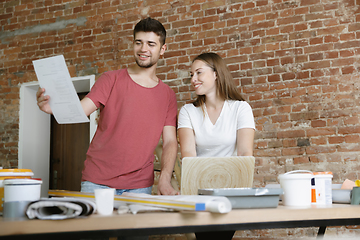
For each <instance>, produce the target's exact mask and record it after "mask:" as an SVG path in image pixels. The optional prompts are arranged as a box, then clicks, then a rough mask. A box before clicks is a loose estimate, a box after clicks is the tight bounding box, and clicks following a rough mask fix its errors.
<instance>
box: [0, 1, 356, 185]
mask: <svg viewBox="0 0 360 240" xmlns="http://www.w3.org/2000/svg"><path fill="white" fill-rule="evenodd" d="M146 16H151V17H154V18H157V19H158V20H160V21H161V22H162V23H163V24H164V26H165V28H166V29H167V32H168V38H167V46H168V49H167V51H166V54H165V56H164V58H163V59H161V60H160V62H159V67H158V76H159V77H160V78H161V79H162V80H163V81H164V82H165V83H167V84H168V85H169V86H171V88H172V89H173V90H174V91H175V92H176V94H177V99H178V104H179V107H181V106H182V105H183V104H184V103H185V102H189V101H190V100H191V99H192V98H194V92H193V91H192V87H191V86H190V79H189V66H190V61H191V59H192V58H193V57H194V56H195V55H197V54H199V53H201V52H204V51H214V52H216V53H218V54H220V55H221V56H222V57H223V58H224V59H225V60H226V62H227V63H228V66H229V68H230V70H231V71H232V74H233V76H234V80H235V82H236V83H237V85H238V86H239V89H240V91H241V92H242V93H243V95H244V97H245V98H246V100H247V101H248V102H249V103H250V104H251V106H252V107H253V111H254V114H255V120H256V127H257V132H256V140H255V156H256V159H257V160H256V174H255V182H254V184H255V186H264V185H265V184H267V183H273V182H277V176H278V174H280V173H283V172H285V171H289V170H293V169H308V170H313V171H323V170H326V171H332V172H333V173H334V179H333V180H334V182H338V183H339V182H342V181H343V180H344V179H346V178H349V179H352V180H355V179H357V178H360V177H359V173H358V172H359V169H360V164H359V153H360V145H359V140H360V117H359V111H360V94H359V87H360V1H359V0H332V1H329V0H295V1H282V0H272V1H267V0H259V1H249V0H218V1H204V0H196V1H193V0H183V1H181V0H180V1H165V0H148V1H134V0H122V1H121V0H117V1H116V0H115V1H101V0H79V1H71V0H47V1H32V0H21V1H20V0H13V1H10V0H7V1H1V2H0V26H1V29H0V96H1V98H0V106H1V107H0V160H6V161H9V162H10V163H11V165H12V166H17V154H18V152H17V151H18V150H17V149H18V128H19V127H18V126H19V124H18V122H19V120H18V119H19V88H20V85H21V83H24V82H30V81H35V80H36V77H35V74H34V70H33V66H32V60H35V59H39V58H44V57H49V56H53V55H58V54H63V55H64V57H65V59H66V62H67V65H68V67H69V70H70V73H71V75H72V76H73V77H75V76H84V75H89V74H96V75H97V76H99V75H100V74H101V73H103V72H105V71H109V70H114V69H119V68H123V67H126V66H128V65H129V64H132V63H133V57H132V50H131V49H132V29H133V26H134V24H135V23H136V22H138V21H139V20H140V19H141V17H146Z"/></svg>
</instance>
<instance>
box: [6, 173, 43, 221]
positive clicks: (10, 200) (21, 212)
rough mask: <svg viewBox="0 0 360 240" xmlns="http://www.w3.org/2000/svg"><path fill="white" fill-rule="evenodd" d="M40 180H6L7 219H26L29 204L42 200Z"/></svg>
mask: <svg viewBox="0 0 360 240" xmlns="http://www.w3.org/2000/svg"><path fill="white" fill-rule="evenodd" d="M41 184H42V181H41V180H40V179H5V180H4V210H3V217H4V218H5V219H14V220H17V219H24V218H25V217H26V214H25V212H26V209H27V206H28V204H29V203H31V202H33V201H37V200H39V199H40V194H41Z"/></svg>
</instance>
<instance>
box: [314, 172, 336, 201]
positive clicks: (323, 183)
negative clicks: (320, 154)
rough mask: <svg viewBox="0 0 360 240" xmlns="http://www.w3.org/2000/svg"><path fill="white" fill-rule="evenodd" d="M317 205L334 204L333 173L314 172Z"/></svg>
mask: <svg viewBox="0 0 360 240" xmlns="http://www.w3.org/2000/svg"><path fill="white" fill-rule="evenodd" d="M313 175H314V181H315V193H316V201H315V204H316V205H330V204H332V177H333V175H332V172H313Z"/></svg>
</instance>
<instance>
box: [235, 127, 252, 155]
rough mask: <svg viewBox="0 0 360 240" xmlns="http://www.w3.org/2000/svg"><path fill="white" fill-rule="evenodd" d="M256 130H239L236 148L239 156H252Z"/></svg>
mask: <svg viewBox="0 0 360 240" xmlns="http://www.w3.org/2000/svg"><path fill="white" fill-rule="evenodd" d="M254 136H255V130H254V129H253V128H241V129H239V130H237V134H236V146H237V155H238V156H252V155H253V148H254Z"/></svg>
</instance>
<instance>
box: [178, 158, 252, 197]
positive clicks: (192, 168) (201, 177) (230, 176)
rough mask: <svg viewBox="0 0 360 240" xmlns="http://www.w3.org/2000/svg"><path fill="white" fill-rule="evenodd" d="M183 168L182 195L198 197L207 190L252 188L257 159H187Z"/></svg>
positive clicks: (183, 160)
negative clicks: (203, 190) (201, 191)
mask: <svg viewBox="0 0 360 240" xmlns="http://www.w3.org/2000/svg"><path fill="white" fill-rule="evenodd" d="M181 165H182V167H181V194H182V195H198V189H205V188H244V187H247V188H251V187H252V185H253V181H254V168H255V158H254V157H253V156H232V157H185V158H183V159H182V164H181Z"/></svg>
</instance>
